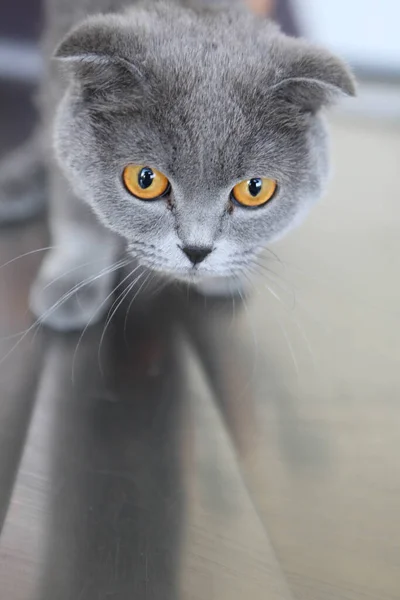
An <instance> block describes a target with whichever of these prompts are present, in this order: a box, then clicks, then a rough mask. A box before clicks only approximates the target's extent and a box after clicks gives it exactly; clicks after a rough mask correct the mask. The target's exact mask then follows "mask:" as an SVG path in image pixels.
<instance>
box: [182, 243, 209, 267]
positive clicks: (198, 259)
mask: <svg viewBox="0 0 400 600" xmlns="http://www.w3.org/2000/svg"><path fill="white" fill-rule="evenodd" d="M182 252H184V253H185V254H186V256H187V257H188V259H189V260H190V262H191V263H193V265H198V264H200V263H202V262H203V260H205V259H206V258H207V256H208V255H209V254H211V252H212V248H204V247H201V246H183V247H182Z"/></svg>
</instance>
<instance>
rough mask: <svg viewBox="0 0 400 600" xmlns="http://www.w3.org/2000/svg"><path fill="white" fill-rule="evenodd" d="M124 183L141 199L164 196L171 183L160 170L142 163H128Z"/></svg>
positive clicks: (129, 190)
mask: <svg viewBox="0 0 400 600" xmlns="http://www.w3.org/2000/svg"><path fill="white" fill-rule="evenodd" d="M122 178H123V181H124V184H125V187H126V189H127V190H128V192H130V193H131V194H132V195H133V196H136V198H139V200H157V199H158V198H161V197H162V196H164V195H165V194H166V193H167V191H168V190H169V188H170V183H169V181H168V179H167V177H165V175H163V174H162V173H160V171H157V169H153V168H151V167H146V166H142V165H128V166H127V167H125V169H124V172H123V175H122Z"/></svg>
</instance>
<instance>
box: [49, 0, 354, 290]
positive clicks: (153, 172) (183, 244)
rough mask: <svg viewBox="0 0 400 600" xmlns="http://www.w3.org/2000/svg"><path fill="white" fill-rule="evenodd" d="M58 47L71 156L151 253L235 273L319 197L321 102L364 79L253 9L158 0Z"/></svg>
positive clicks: (201, 272)
mask: <svg viewBox="0 0 400 600" xmlns="http://www.w3.org/2000/svg"><path fill="white" fill-rule="evenodd" d="M58 56H59V57H61V58H63V59H64V60H67V61H69V63H70V64H71V65H72V69H73V81H72V85H71V87H70V89H69V91H68V92H67V94H66V96H65V98H64V100H63V102H62V104H61V106H60V109H59V112H58V116H57V124H56V147H57V154H58V157H59V161H60V164H61V166H62V167H63V168H64V170H65V172H66V174H67V176H68V177H69V178H70V180H71V182H72V184H73V186H74V188H75V189H76V191H77V193H78V194H79V195H80V196H82V197H83V199H85V200H86V201H87V202H89V203H90V204H91V205H92V206H93V208H94V209H95V211H96V212H97V213H98V215H99V216H100V218H101V219H102V220H103V222H104V223H105V224H106V225H107V226H108V227H110V228H111V229H113V230H114V231H116V232H117V233H119V234H121V235H122V236H123V237H124V238H126V240H127V242H128V247H129V249H130V251H131V252H132V253H133V254H134V255H135V256H136V257H137V258H138V259H139V260H140V262H141V263H143V264H145V265H146V266H148V267H150V268H152V269H155V270H161V271H163V272H165V273H168V274H171V275H173V276H175V277H179V278H184V279H196V278H199V277H202V276H234V275H236V274H239V273H240V272H241V271H243V270H246V269H247V268H249V267H250V266H251V264H252V262H253V261H254V259H255V257H256V256H257V254H258V253H259V252H260V250H261V249H262V247H264V246H265V245H266V244H267V243H268V242H269V241H271V240H274V239H276V238H277V237H279V236H281V235H282V234H283V233H284V232H286V231H287V230H288V229H290V228H291V227H293V226H294V225H295V224H296V223H297V222H298V221H299V220H300V219H301V218H302V217H303V216H304V214H306V212H307V210H308V209H309V208H310V206H311V205H312V204H313V203H314V202H315V201H316V200H317V199H318V198H319V197H320V195H321V192H322V189H323V186H324V183H325V180H326V176H327V171H328V156H327V155H328V152H327V143H326V135H325V130H324V126H323V123H322V120H321V118H320V117H319V116H318V110H319V108H320V107H321V106H322V105H323V104H324V103H326V102H327V100H328V99H329V97H330V96H331V95H332V93H334V92H335V91H337V90H342V91H345V92H347V93H353V87H352V86H353V84H352V80H351V77H350V76H349V75H348V73H347V71H346V70H345V68H344V67H343V65H342V64H341V63H340V62H338V61H336V59H334V58H332V57H331V56H330V55H328V54H323V55H321V56H320V55H319V54H316V53H315V51H314V50H313V49H310V48H309V46H307V45H305V44H303V43H301V42H294V41H293V40H289V39H288V38H285V37H284V36H283V35H282V34H280V33H279V32H278V31H277V30H276V29H275V27H273V26H271V25H268V24H267V23H260V22H258V21H257V20H256V19H254V18H253V17H250V16H249V15H247V14H245V13H243V14H242V13H238V12H228V13H227V12H226V11H225V12H210V13H202V14H199V13H194V12H192V11H187V10H183V9H180V8H176V7H172V6H168V7H165V6H163V5H161V6H159V7H157V8H156V9H152V10H140V9H136V10H134V11H132V12H130V13H128V14H127V15H124V16H123V17H111V16H108V17H101V18H97V19H92V20H91V21H90V22H88V23H86V24H84V25H82V26H81V27H80V28H79V29H78V30H76V31H75V32H73V33H72V34H71V35H70V36H69V37H68V38H67V39H66V40H65V41H64V42H63V44H62V45H61V46H60V48H59V50H58Z"/></svg>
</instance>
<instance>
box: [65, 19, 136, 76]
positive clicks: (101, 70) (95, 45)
mask: <svg viewBox="0 0 400 600" xmlns="http://www.w3.org/2000/svg"><path fill="white" fill-rule="evenodd" d="M137 46H138V44H137V43H135V38H134V35H133V33H132V30H131V29H128V27H127V26H126V22H125V21H124V19H123V18H122V17H120V16H118V15H98V16H95V17H90V18H89V19H87V20H85V21H83V22H82V23H81V24H80V25H78V26H77V27H76V28H74V29H73V30H72V31H70V33H69V34H68V35H67V36H66V37H65V38H64V40H63V41H62V42H61V43H60V45H59V46H58V48H57V49H56V51H55V53H54V58H55V59H56V60H59V61H62V62H63V63H64V64H66V66H67V68H68V70H69V71H70V72H71V73H72V75H73V76H74V77H75V78H76V79H78V80H79V81H80V82H81V83H82V84H86V85H89V86H91V85H95V86H96V87H102V86H105V85H110V84H111V83H113V84H115V83H116V80H117V81H119V80H123V79H124V78H125V79H126V78H127V77H130V79H131V80H132V77H136V78H140V77H141V75H142V74H141V71H140V68H139V67H138V63H139V62H140V57H139V51H138V50H139V49H138V48H137ZM135 50H137V52H135ZM132 57H134V60H132Z"/></svg>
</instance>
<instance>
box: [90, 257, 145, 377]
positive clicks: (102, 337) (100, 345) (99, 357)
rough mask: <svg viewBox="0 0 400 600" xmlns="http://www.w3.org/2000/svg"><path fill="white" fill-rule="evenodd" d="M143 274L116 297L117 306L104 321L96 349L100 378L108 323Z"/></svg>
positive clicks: (130, 275) (129, 275) (123, 281)
mask: <svg viewBox="0 0 400 600" xmlns="http://www.w3.org/2000/svg"><path fill="white" fill-rule="evenodd" d="M138 269H139V266H138V267H136V269H135V270H134V271H133V272H131V273H129V274H128V275H127V277H125V279H123V280H122V281H121V283H120V285H119V286H118V287H121V285H123V284H124V283H125V281H126V280H127V279H129V277H132V275H133V274H134V273H135V272H136V271H137V270H138ZM143 273H144V271H142V272H141V273H140V274H139V276H138V277H136V279H135V280H134V281H133V282H131V283H130V284H129V285H128V287H127V288H126V289H125V290H124V291H123V292H122V293H121V294H120V295H119V296H118V298H117V300H116V301H115V302H114V304H113V306H115V304H116V303H117V305H116V306H115V308H114V309H112V308H111V309H110V313H111V314H109V316H108V318H107V321H106V323H105V325H104V328H103V333H102V334H101V338H100V343H99V349H98V352H97V360H98V363H99V367H100V372H101V374H102V376H104V372H103V369H102V366H101V349H102V346H103V342H104V338H105V336H106V333H107V330H108V328H109V326H110V323H111V321H112V320H113V318H114V316H115V315H116V314H117V312H118V309H119V308H120V306H121V305H122V304H123V302H124V300H125V298H126V297H127V296H128V295H129V292H130V291H131V290H132V289H133V287H134V286H135V285H136V283H137V282H138V281H140V279H141V278H142V276H143ZM117 289H118V288H117ZM115 291H116V290H114V293H115ZM111 311H112V312H111Z"/></svg>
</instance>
